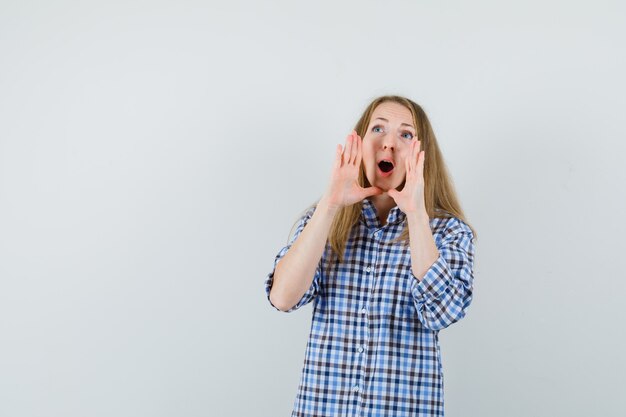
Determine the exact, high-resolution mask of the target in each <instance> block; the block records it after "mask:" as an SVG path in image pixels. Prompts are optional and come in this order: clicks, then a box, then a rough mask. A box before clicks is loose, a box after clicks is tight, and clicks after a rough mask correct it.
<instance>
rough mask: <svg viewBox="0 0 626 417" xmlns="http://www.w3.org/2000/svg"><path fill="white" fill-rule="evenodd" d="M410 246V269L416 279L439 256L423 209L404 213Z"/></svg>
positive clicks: (422, 274) (421, 275)
mask: <svg viewBox="0 0 626 417" xmlns="http://www.w3.org/2000/svg"><path fill="white" fill-rule="evenodd" d="M406 217H407V221H408V225H409V239H410V247H411V271H412V272H413V275H415V277H416V278H417V279H418V280H421V279H422V277H423V276H424V275H425V274H426V271H428V269H429V268H430V267H431V266H432V265H433V263H435V261H436V260H437V258H438V257H439V250H438V249H437V245H436V244H435V239H434V238H433V234H432V231H431V230H430V224H429V218H428V213H427V212H426V211H425V210H423V211H422V210H420V211H415V212H410V213H406Z"/></svg>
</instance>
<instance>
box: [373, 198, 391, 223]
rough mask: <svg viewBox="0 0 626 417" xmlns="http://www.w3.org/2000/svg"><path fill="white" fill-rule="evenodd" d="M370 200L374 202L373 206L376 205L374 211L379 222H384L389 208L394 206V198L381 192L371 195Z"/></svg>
mask: <svg viewBox="0 0 626 417" xmlns="http://www.w3.org/2000/svg"><path fill="white" fill-rule="evenodd" d="M370 201H371V202H372V204H374V207H376V212H377V213H378V216H379V220H380V221H381V223H383V224H384V223H386V222H387V215H388V214H389V212H390V211H391V209H392V208H394V207H395V206H396V202H395V200H394V199H393V198H391V197H389V195H388V194H387V193H383V194H378V195H374V196H371V197H370Z"/></svg>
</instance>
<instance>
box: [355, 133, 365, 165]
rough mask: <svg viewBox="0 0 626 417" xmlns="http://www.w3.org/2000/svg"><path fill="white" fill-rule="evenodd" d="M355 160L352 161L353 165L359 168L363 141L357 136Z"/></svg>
mask: <svg viewBox="0 0 626 417" xmlns="http://www.w3.org/2000/svg"><path fill="white" fill-rule="evenodd" d="M356 149H357V152H356V160H355V161H354V164H355V165H356V166H360V165H361V158H362V157H363V139H361V137H360V136H358V135H357V140H356Z"/></svg>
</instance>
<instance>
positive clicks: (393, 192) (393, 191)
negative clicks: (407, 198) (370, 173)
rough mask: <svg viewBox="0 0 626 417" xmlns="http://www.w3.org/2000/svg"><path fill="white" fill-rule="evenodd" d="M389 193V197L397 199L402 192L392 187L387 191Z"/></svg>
mask: <svg viewBox="0 0 626 417" xmlns="http://www.w3.org/2000/svg"><path fill="white" fill-rule="evenodd" d="M387 194H388V195H389V197H391V198H393V199H394V200H395V199H396V197H397V196H398V195H399V194H400V191H398V190H396V189H395V188H391V189H389V190H388V191H387Z"/></svg>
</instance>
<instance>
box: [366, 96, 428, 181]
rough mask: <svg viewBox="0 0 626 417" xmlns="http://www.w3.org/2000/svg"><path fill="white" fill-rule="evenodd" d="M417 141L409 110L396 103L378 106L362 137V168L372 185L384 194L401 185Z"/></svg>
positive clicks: (385, 103)
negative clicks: (412, 145) (412, 144)
mask: <svg viewBox="0 0 626 417" xmlns="http://www.w3.org/2000/svg"><path fill="white" fill-rule="evenodd" d="M416 140H418V139H417V131H416V129H415V124H414V122H413V115H412V114H411V111H410V110H409V109H408V108H406V107H404V106H403V105H402V104H398V103H394V102H384V103H381V104H379V105H378V106H377V107H376V108H375V109H374V112H373V113H372V116H371V118H370V121H369V124H368V126H367V131H366V133H365V136H364V137H363V166H364V168H365V175H366V176H367V180H368V181H369V183H370V184H371V185H373V186H376V187H379V188H381V189H382V190H384V191H387V190H390V189H391V188H398V187H399V186H400V185H402V184H403V183H404V178H405V174H406V168H405V159H406V157H407V155H409V148H410V145H411V143H412V142H413V141H416Z"/></svg>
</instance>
